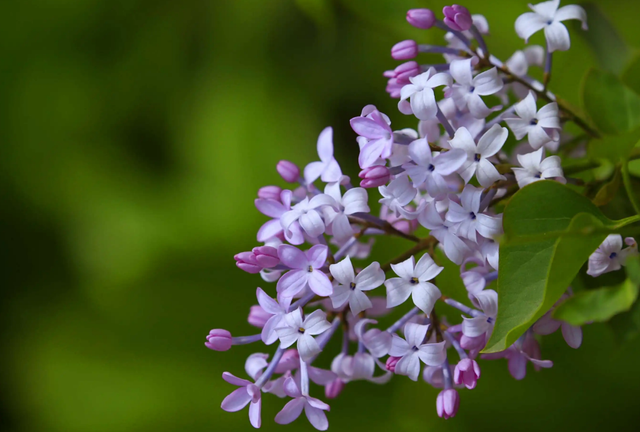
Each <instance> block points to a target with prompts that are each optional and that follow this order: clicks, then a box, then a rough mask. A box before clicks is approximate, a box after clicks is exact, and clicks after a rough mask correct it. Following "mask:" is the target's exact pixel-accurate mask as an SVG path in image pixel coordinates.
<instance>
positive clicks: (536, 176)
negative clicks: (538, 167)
mask: <svg viewBox="0 0 640 432" xmlns="http://www.w3.org/2000/svg"><path fill="white" fill-rule="evenodd" d="M534 177H535V178H537V179H539V178H542V173H537V174H536V175H534Z"/></svg>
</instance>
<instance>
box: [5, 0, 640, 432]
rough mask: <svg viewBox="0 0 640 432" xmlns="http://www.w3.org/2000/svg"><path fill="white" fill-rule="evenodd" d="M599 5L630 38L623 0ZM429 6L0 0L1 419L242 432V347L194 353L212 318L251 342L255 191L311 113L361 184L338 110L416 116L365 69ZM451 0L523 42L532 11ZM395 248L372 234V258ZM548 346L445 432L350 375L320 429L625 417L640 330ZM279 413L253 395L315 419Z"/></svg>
mask: <svg viewBox="0 0 640 432" xmlns="http://www.w3.org/2000/svg"><path fill="white" fill-rule="evenodd" d="M594 3H597V5H599V7H600V9H601V10H602V11H603V13H604V14H605V16H607V17H608V18H609V19H610V22H611V23H612V24H613V25H614V26H615V28H616V29H617V32H618V34H619V36H620V37H621V38H622V39H623V40H624V41H626V43H628V44H629V46H631V47H632V49H633V47H640V32H639V31H638V22H637V19H638V18H637V17H638V13H639V12H640V4H639V3H638V2H637V1H636V0H618V1H615V2H614V1H611V0H606V1H597V2H594ZM446 4H447V3H443V2H441V1H411V0H297V1H294V0H208V1H207V0H182V1H168V0H167V1H165V0H108V1H107V0H4V1H2V2H0V29H1V30H0V33H1V34H2V37H0V149H1V150H0V196H1V201H0V239H1V242H2V248H0V250H1V251H2V252H1V253H2V257H1V259H0V263H1V265H2V276H3V278H2V279H3V282H2V288H1V289H2V295H3V298H2V302H1V305H0V307H1V311H0V334H1V335H2V348H3V349H2V352H3V354H2V356H0V362H1V367H0V401H1V412H0V422H1V424H2V430H6V431H15V432H19V431H25V432H26V431H34V432H39V431H60V432H102V431H105V432H113V431H135V432H138V431H139V432H143V431H154V432H163V431H178V430H184V431H193V432H196V431H236V430H238V431H240V430H250V429H251V427H250V425H249V422H248V419H247V414H246V411H243V412H241V413H236V414H228V413H225V412H223V411H222V410H221V409H220V408H219V406H220V402H221V400H222V399H223V397H224V396H225V395H226V394H227V393H229V392H230V391H231V390H232V386H230V385H228V384H226V383H225V382H224V381H222V379H221V378H220V375H221V373H222V372H223V371H232V372H233V373H237V374H238V375H242V374H243V363H244V358H246V356H247V355H248V354H249V353H250V352H252V348H251V347H239V348H234V349H233V350H232V351H230V352H226V353H214V352H212V351H209V350H207V349H206V348H205V347H204V345H203V342H204V336H205V334H207V332H208V330H209V329H211V328H215V327H225V328H230V329H232V330H233V331H234V332H235V333H237V334H250V333H252V332H253V331H252V330H251V328H250V327H249V325H248V324H247V323H246V322H244V320H245V316H246V314H247V311H248V307H249V306H250V305H251V304H253V303H254V301H255V298H254V295H255V288H256V286H257V285H259V284H260V283H261V281H260V280H259V278H258V277H257V276H252V275H248V274H246V273H243V272H241V271H239V270H238V269H236V267H235V266H234V261H233V258H232V256H233V254H234V253H237V252H239V251H243V250H248V249H250V248H251V247H253V246H254V245H255V232H256V230H257V228H258V227H259V226H260V224H261V223H262V222H263V221H264V217H263V216H262V215H260V214H259V213H258V212H257V211H256V210H255V208H254V206H253V199H254V197H255V194H256V191H257V189H258V188H259V187H260V186H263V185H266V184H279V185H283V184H282V181H281V180H280V179H279V178H278V176H277V174H276V172H275V164H276V162H277V161H278V160H279V159H281V158H286V159H290V160H293V161H295V162H297V163H300V164H305V163H307V162H309V161H312V160H315V159H316V155H315V142H316V138H317V135H318V133H319V132H320V131H321V130H322V128H324V127H325V126H327V125H332V126H333V127H334V128H335V131H336V136H335V143H336V147H337V150H336V152H337V157H338V159H339V161H340V162H341V163H342V165H343V167H344V170H345V171H346V172H347V173H349V174H351V175H352V176H355V174H356V173H357V171H356V169H357V166H356V165H357V164H356V150H357V146H356V143H355V140H354V138H355V136H354V134H353V132H351V131H350V129H349V124H348V120H349V119H350V118H351V117H354V116H356V115H358V114H359V112H360V110H361V108H362V107H363V106H364V105H365V104H369V103H373V104H376V105H377V106H378V107H379V108H380V109H381V110H382V111H384V112H387V113H389V114H391V116H392V119H393V121H394V126H396V127H397V128H399V127H405V126H415V124H413V121H412V120H411V119H410V118H409V117H404V116H402V115H401V114H399V113H398V112H397V110H396V107H395V101H392V100H390V99H389V98H388V97H387V95H386V93H385V92H384V85H385V80H384V78H382V75H381V74H382V71H384V70H385V69H390V68H392V67H394V66H395V64H396V63H397V62H394V61H393V60H391V59H390V57H389V49H390V48H391V46H392V45H393V44H394V43H395V42H397V41H399V40H402V39H406V38H417V39H418V40H419V41H420V42H423V43H440V41H441V37H442V33H441V32H439V31H437V30H433V31H431V32H420V31H418V30H415V29H413V28H411V27H410V26H409V25H408V24H406V22H405V21H404V14H405V11H406V10H407V9H409V8H412V7H431V8H433V9H434V10H441V8H442V7H443V6H444V5H446ZM465 5H467V6H468V7H469V9H470V10H471V11H472V12H473V13H483V14H484V15H485V16H486V17H487V19H488V20H489V23H490V26H491V36H490V37H489V44H490V47H491V49H492V52H493V53H495V54H496V55H498V56H499V57H501V58H503V59H506V58H508V57H509V56H510V54H511V53H512V52H513V51H514V50H515V49H519V48H522V47H523V46H524V44H523V42H522V40H520V39H518V38H517V37H516V35H515V31H514V29H513V23H514V21H515V19H516V17H517V16H518V15H519V14H521V13H523V12H525V11H526V10H527V7H526V1H525V0H522V1H514V0H500V1H499V0H492V1H490V2H488V1H478V0H469V1H467V2H466V3H465ZM569 28H570V30H571V31H572V43H573V47H572V49H571V51H569V52H566V53H558V54H557V55H556V56H555V61H554V76H553V79H552V84H551V88H552V90H554V91H555V92H557V93H559V94H561V95H562V96H563V97H564V98H565V99H567V100H568V101H569V102H571V103H573V104H576V105H578V104H579V86H580V79H581V77H582V75H583V74H584V73H585V72H586V70H587V69H588V68H589V67H590V66H592V65H595V64H596V63H597V59H596V57H595V55H594V54H593V52H592V51H591V50H590V49H589V47H588V46H587V42H586V39H584V35H582V34H580V33H581V32H580V31H579V30H578V27H577V26H573V25H572V26H570V27H569ZM540 40H541V39H539V38H538V39H535V40H534V42H536V41H537V42H540ZM619 48H620V47H619V46H618V47H616V46H607V45H606V44H605V46H604V51H605V52H619ZM616 50H618V51H616ZM623 51H624V50H623ZM624 54H625V55H627V54H629V53H628V52H625V53H624ZM611 61H612V62H616V61H621V60H620V59H619V58H617V57H615V56H614V57H613V60H611ZM372 195H373V196H375V193H373V192H372ZM407 246H408V245H407V244H406V243H404V241H403V240H397V241H393V242H388V243H386V244H385V248H384V251H378V252H376V254H375V255H374V256H375V257H377V258H379V259H383V258H384V257H386V256H388V255H390V254H392V253H393V252H394V251H401V250H402V249H403V248H406V247H407ZM269 288H271V289H273V287H269ZM441 288H442V289H443V291H445V292H446V291H447V287H446V286H445V287H441ZM271 349H273V347H271ZM542 349H543V355H544V358H550V359H553V360H554V362H555V366H554V367H553V369H551V370H544V371H542V372H539V373H535V372H533V370H531V369H530V370H529V373H528V376H527V377H526V379H525V380H524V381H522V382H517V381H515V380H514V379H513V378H511V376H510V375H509V374H508V372H507V368H506V362H505V361H504V360H500V361H493V362H485V363H484V364H483V369H482V374H483V375H482V379H481V380H480V383H479V386H478V388H477V389H475V390H473V391H464V392H463V393H462V402H461V409H460V412H459V414H458V416H457V417H456V418H455V419H453V420H448V421H444V420H442V419H439V418H438V417H437V416H436V412H435V397H436V395H437V391H436V390H434V389H432V388H430V387H429V386H428V385H427V384H425V383H420V382H419V383H413V382H411V381H409V380H408V379H404V378H403V379H394V380H392V382H391V383H390V384H388V385H386V386H384V387H378V386H376V385H374V384H369V383H355V384H350V385H349V386H348V387H347V389H346V390H345V391H344V392H343V394H342V395H341V397H340V398H339V399H338V400H335V401H333V402H332V403H331V405H332V410H331V413H330V414H329V420H330V428H331V429H330V430H334V431H360V430H397V431H419V430H431V431H464V430H488V429H489V428H492V429H493V430H518V431H538V430H548V431H555V430H558V431H560V430H637V427H638V426H637V425H638V420H640V411H639V409H638V408H639V404H638V390H639V389H640V374H639V373H638V367H637V364H638V358H639V356H640V343H639V342H638V341H637V340H634V341H630V342H627V343H625V344H619V343H616V342H615V341H614V338H613V336H612V332H611V330H610V329H609V327H608V326H607V325H604V324H598V325H591V326H588V327H587V328H586V329H585V339H584V344H583V346H582V348H580V349H579V350H577V351H574V350H572V349H571V348H569V347H567V346H566V345H565V344H564V342H563V340H562V338H561V336H560V335H559V334H556V335H553V336H550V337H546V338H545V339H544V340H543V346H542ZM315 391H316V392H317V393H318V394H321V393H320V392H321V391H322V389H318V388H316V389H315ZM282 404H283V402H282V401H281V400H279V399H277V398H274V397H271V398H266V399H265V404H264V408H263V428H264V429H265V430H311V427H310V426H309V425H308V423H307V422H306V420H302V419H301V420H299V421H298V422H296V423H294V424H293V425H289V426H278V425H275V424H274V423H273V417H274V416H275V414H276V412H277V411H278V410H279V409H280V408H281V406H282Z"/></svg>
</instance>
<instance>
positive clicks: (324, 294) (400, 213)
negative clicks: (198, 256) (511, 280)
mask: <svg viewBox="0 0 640 432" xmlns="http://www.w3.org/2000/svg"><path fill="white" fill-rule="evenodd" d="M531 9H532V10H533V12H528V13H525V14H524V15H522V16H520V17H519V18H518V19H517V21H516V24H515V26H516V33H517V34H518V35H519V36H520V37H521V38H523V39H525V40H527V39H528V38H529V37H530V36H531V35H532V34H533V33H535V32H536V31H539V30H542V29H544V34H545V36H546V40H547V46H546V49H545V48H543V47H528V48H526V49H525V50H522V51H517V52H516V53H514V55H513V56H512V57H511V58H510V59H508V60H507V61H506V62H502V61H500V60H499V59H498V58H496V57H494V56H493V55H491V54H490V53H489V49H488V47H487V44H486V42H485V40H484V36H485V35H486V34H488V32H489V25H488V23H487V21H486V19H485V18H484V17H483V16H481V15H471V14H470V13H469V11H468V10H467V9H466V8H464V7H463V6H459V5H453V6H447V7H445V8H444V10H443V14H444V19H443V20H439V19H438V18H436V16H435V14H434V13H433V12H432V11H430V10H427V9H414V10H410V11H409V12H408V13H407V21H408V22H409V23H410V24H411V25H413V26H415V27H417V28H420V29H431V28H433V27H435V28H438V29H440V30H443V31H444V39H445V42H446V45H443V46H433V45H421V44H418V43H417V42H415V41H403V42H400V43H398V44H397V45H395V46H394V47H393V48H392V50H391V54H392V57H393V58H394V59H396V60H410V61H408V62H406V63H403V64H401V65H399V66H398V67H396V68H395V69H394V70H391V71H387V72H385V74H384V75H385V76H386V77H387V78H388V79H389V81H388V85H387V92H388V93H389V94H390V95H391V97H394V98H399V103H398V109H399V111H400V112H401V113H403V114H405V115H413V116H415V118H416V119H417V121H418V123H417V128H416V129H415V130H414V129H402V130H395V131H394V130H393V129H392V127H391V120H390V118H389V116H387V115H386V114H383V113H382V112H380V111H379V110H378V109H377V108H376V107H375V106H372V105H368V106H366V107H364V109H363V110H362V112H361V114H360V115H359V116H357V117H355V118H353V119H351V127H352V128H353V130H354V131H355V133H356V134H357V135H358V136H357V139H356V141H357V143H358V145H359V148H360V154H359V158H358V164H359V166H360V168H361V172H360V174H359V177H360V178H361V182H360V187H354V186H353V185H352V184H351V180H350V179H349V177H347V176H345V175H343V174H342V170H341V167H340V164H339V163H338V162H337V161H336V159H335V157H334V152H333V137H332V129H331V128H326V129H325V130H323V131H322V133H321V134H320V136H319V138H318V142H317V151H318V157H319V161H316V162H312V163H310V164H308V165H307V166H306V167H305V168H304V170H303V171H301V170H300V169H299V168H298V167H297V166H296V165H295V164H293V163H291V162H288V161H281V162H280V163H278V165H277V171H278V173H279V174H280V175H281V177H282V178H283V179H284V180H285V181H286V182H288V183H290V184H291V187H290V188H289V189H285V190H283V189H281V188H280V187H278V186H265V187H263V188H261V189H260V190H259V191H258V199H256V201H255V205H256V208H257V209H258V211H260V212H261V213H262V214H264V215H265V216H267V217H268V218H269V220H268V221H267V222H265V223H264V225H262V227H260V229H259V230H258V233H257V240H258V242H260V243H261V245H260V246H257V247H255V248H254V249H253V250H252V251H250V252H242V253H239V254H237V255H236V256H235V260H236V264H237V266H238V267H239V268H240V269H242V270H244V271H246V272H248V273H259V274H260V276H261V277H262V279H263V280H264V282H265V283H268V284H273V283H275V289H273V288H272V289H269V290H267V291H269V292H270V293H271V294H269V293H267V292H265V290H263V289H262V288H258V289H257V292H256V296H257V303H258V304H257V305H255V306H252V307H251V309H250V312H249V317H248V322H249V323H250V324H251V325H253V326H255V327H257V328H259V329H261V331H260V332H259V333H257V334H255V335H251V336H243V337H234V336H232V335H231V333H230V332H229V331H227V330H222V329H215V330H212V331H211V332H210V334H209V335H208V336H207V342H206V343H205V345H206V346H207V347H208V348H210V349H212V350H216V351H226V350H228V349H230V348H231V346H233V345H243V344H248V343H257V342H262V343H264V344H265V345H271V344H274V343H276V342H278V348H277V349H276V351H275V353H274V354H273V355H272V356H271V358H269V357H270V356H269V355H268V354H263V353H256V354H252V355H251V356H249V358H248V359H247V361H246V363H245V371H246V374H247V375H248V377H249V378H250V380H247V379H241V378H237V377H235V376H234V375H231V374H230V373H227V372H225V373H224V374H223V379H224V380H225V381H227V382H228V383H230V384H232V385H234V386H237V387H238V388H237V389H236V390H234V391H233V392H232V393H231V394H230V395H229V396H227V397H226V398H225V399H224V401H223V402H222V408H223V409H224V410H226V411H231V412H233V411H239V410H241V409H243V408H244V407H246V406H247V405H249V418H250V421H251V424H252V425H253V426H254V427H256V428H257V427H260V424H261V398H262V396H263V394H272V395H275V396H276V397H279V398H284V399H286V400H287V403H286V404H285V405H284V407H283V408H282V410H281V411H280V412H279V413H278V414H277V415H276V417H275V421H276V422H277V423H280V424H287V423H290V422H292V421H294V420H295V419H296V418H298V417H299V416H300V415H301V413H302V411H304V412H305V415H306V417H307V418H308V420H309V422H310V423H311V424H312V425H313V426H314V427H315V428H317V429H319V430H325V429H327V427H328V420H327V417H326V414H325V412H326V411H329V405H327V404H326V403H325V402H322V401H320V400H319V399H316V398H314V397H312V396H311V395H310V381H312V382H314V383H315V384H317V385H320V386H324V389H325V397H326V398H327V399H332V398H335V397H337V396H338V395H339V394H340V392H341V391H342V390H343V388H344V387H345V386H346V385H347V384H348V383H350V382H352V381H356V380H367V381H371V382H373V383H376V384H384V383H386V382H387V381H389V380H390V379H391V378H392V376H393V375H405V376H408V377H409V378H410V379H411V380H413V381H417V380H418V378H419V377H420V376H421V375H422V379H423V380H424V381H425V382H427V383H428V384H430V385H432V386H433V387H435V388H440V389H442V391H441V392H440V394H439V395H438V397H437V400H436V409H437V413H438V415H439V416H440V417H443V418H450V417H454V416H455V415H456V413H457V411H458V408H459V405H460V396H459V393H458V390H460V389H462V388H465V387H466V388H467V389H473V388H475V387H476V385H477V382H478V379H479V378H480V366H479V364H478V362H477V360H478V359H485V360H488V359H494V358H506V359H508V368H509V371H510V373H511V374H512V375H513V377H514V378H516V379H522V378H524V376H525V374H526V367H527V363H528V362H531V363H533V366H534V368H535V369H539V368H548V367H551V366H552V362H551V361H549V360H542V359H541V353H540V345H539V344H538V341H537V339H536V337H535V335H536V334H538V335H546V334H549V333H552V332H554V331H556V330H558V329H559V328H562V334H563V335H564V338H565V339H566V341H567V343H568V344H569V345H570V346H571V347H573V348H577V347H579V346H580V344H581V341H582V331H581V329H580V327H574V326H571V325H569V324H567V323H563V322H560V321H557V320H554V319H553V318H552V316H551V311H549V313H547V314H546V315H545V316H544V317H543V318H541V319H540V320H539V321H538V322H537V323H536V324H535V325H534V326H532V327H531V328H530V329H529V330H528V331H527V332H526V333H525V334H524V335H523V336H522V337H521V338H520V339H519V340H518V341H517V342H516V343H514V344H513V345H512V346H511V347H509V348H508V349H507V350H505V351H503V352H500V353H497V354H482V355H481V354H480V351H481V350H482V349H483V348H484V347H485V345H486V343H487V341H488V338H489V337H490V335H491V332H492V330H493V326H494V324H495V320H496V317H497V314H498V294H497V293H496V291H494V290H493V289H490V288H488V285H489V284H490V283H491V282H492V281H494V280H496V279H497V274H498V270H499V244H498V242H497V241H496V238H497V237H498V236H500V235H501V234H502V215H501V214H500V213H498V212H497V211H496V208H498V207H497V206H496V205H497V204H499V203H500V202H501V201H503V200H505V199H506V198H508V197H509V196H510V195H512V194H513V193H514V192H515V191H517V189H518V188H519V187H524V186H526V185H527V184H529V183H532V182H535V181H538V180H543V179H551V180H555V181H559V182H565V181H566V180H565V178H564V174H563V170H562V166H561V160H560V157H559V156H547V153H548V152H556V151H557V150H558V148H559V147H560V146H561V145H562V142H561V132H562V127H563V123H562V122H561V119H560V112H561V110H562V108H561V107H559V106H558V103H557V102H556V101H555V100H556V98H555V96H554V95H553V94H552V93H551V92H549V91H548V90H547V83H548V80H549V76H550V73H551V56H552V53H553V52H554V51H561V50H566V49H568V48H569V47H570V39H569V34H568V32H567V30H566V28H565V27H564V25H563V24H562V21H564V20H567V19H578V20H580V21H582V23H583V27H585V28H586V16H585V12H584V10H583V9H582V8H581V7H579V6H565V7H562V8H559V1H547V2H544V3H540V4H538V5H535V6H531ZM420 53H436V54H440V55H442V57H443V62H442V63H439V64H419V63H417V62H416V61H414V60H411V59H413V58H415V57H417V56H418V55H419V54H420ZM532 67H542V68H544V73H545V75H544V76H545V79H544V82H539V81H537V80H535V79H533V78H532V77H530V76H529V75H528V70H529V68H532ZM442 90H443V91H442ZM538 99H543V100H546V101H547V103H546V104H543V105H542V106H541V107H540V108H539V105H540V104H539V101H538ZM504 106H506V108H505V107H504ZM503 123H504V124H506V126H507V127H508V129H507V127H504V126H502V124H503ZM509 129H510V130H511V133H512V134H513V136H514V137H515V139H516V140H523V141H522V142H521V143H520V144H519V145H518V147H517V148H516V150H515V151H514V152H513V154H512V155H511V156H507V154H506V153H505V152H504V151H503V146H504V145H505V142H506V141H507V138H508V136H509ZM525 138H526V140H525ZM510 157H511V159H510ZM319 180H320V181H321V182H323V183H324V187H323V188H322V189H321V188H319V186H318V185H317V183H318V181H319ZM373 188H378V191H379V193H380V195H381V198H380V199H379V203H380V204H381V212H380V214H379V215H378V216H376V215H374V214H372V212H371V209H370V207H369V205H368V198H369V196H368V189H373ZM419 227H424V228H425V229H426V230H428V233H429V235H428V236H426V237H422V238H419V237H417V236H415V235H414V234H413V233H414V232H415V231H416V230H417V229H418V228H419ZM380 235H390V236H398V237H401V238H404V239H406V240H410V241H413V242H415V243H416V245H415V246H414V247H413V248H412V249H411V250H409V251H408V252H407V253H406V254H403V255H402V256H400V257H398V258H397V259H394V260H392V261H391V262H389V263H387V264H383V265H381V264H379V263H378V262H375V261H374V262H370V263H368V265H366V266H365V267H364V268H361V267H360V266H359V265H355V266H354V263H353V262H352V259H353V260H366V259H367V258H368V257H369V255H370V253H371V249H372V245H373V241H374V239H375V237H376V236H380ZM625 242H626V244H627V246H628V247H627V248H625V249H623V248H622V247H623V243H622V238H621V237H620V236H616V235H612V236H609V237H608V238H607V240H606V241H605V242H604V243H603V244H602V246H601V247H600V248H599V249H598V250H597V251H596V252H595V253H594V254H593V255H592V257H591V259H590V260H589V274H590V275H592V276H598V275H600V274H602V273H604V272H607V271H613V270H617V269H619V268H620V265H622V264H623V263H624V258H625V257H626V256H627V255H628V254H630V253H637V245H636V243H635V241H634V240H633V239H630V238H628V239H626V240H625ZM305 244H308V245H310V246H309V247H307V246H304V245H305ZM436 248H439V249H440V250H441V251H442V253H443V254H444V256H446V258H447V259H449V260H450V261H451V262H453V263H455V264H456V265H458V266H459V267H460V277H461V279H462V281H463V282H464V285H465V287H466V288H467V291H468V298H469V302H470V304H472V305H473V307H469V306H467V305H465V304H463V303H461V302H459V301H457V300H454V299H452V298H449V297H448V296H446V292H445V294H444V295H443V293H442V292H441V289H440V288H446V287H440V288H439V287H438V286H436V284H435V283H434V282H435V281H436V280H437V277H438V275H439V274H440V273H441V271H442V270H443V267H442V266H440V265H438V263H437V262H436V259H437V255H436V254H435V251H436ZM423 252H424V253H423ZM420 253H423V254H422V255H421V256H419V254H420ZM390 272H393V273H394V275H391V277H388V276H387V274H388V273H390ZM383 287H384V288H383ZM383 293H385V294H386V296H385V295H383ZM567 295H570V290H569V291H568V293H567ZM439 301H440V302H442V303H443V304H446V305H448V307H452V308H455V309H458V310H459V311H461V312H462V313H463V314H464V315H463V317H462V322H461V323H458V324H450V323H448V322H446V320H444V319H440V318H439V317H438V315H437V314H436V312H435V310H434V306H435V304H436V303H437V302H439ZM407 304H408V306H406V305H407ZM397 309H398V310H401V309H404V310H403V315H402V316H400V317H399V318H398V319H397V320H395V322H393V324H391V325H390V326H388V327H387V328H378V327H375V325H376V324H377V321H376V319H375V318H378V317H381V316H384V315H388V314H393V313H396V310H397ZM338 329H340V331H341V332H342V347H341V349H340V351H339V352H338V353H337V354H335V353H334V357H333V360H332V362H331V368H330V370H324V369H321V368H317V367H315V366H313V364H314V362H315V360H316V358H317V357H318V356H319V355H320V354H321V353H323V350H324V348H325V346H326V345H327V343H328V342H329V340H330V339H331V338H332V337H334V335H335V333H336V331H337V330H338ZM400 331H401V334H402V335H400V334H399V333H398V332H400ZM352 346H353V348H352ZM452 353H453V354H452ZM385 357H386V359H385ZM452 357H454V358H457V362H455V361H454V360H453V358H452ZM423 364H424V367H423Z"/></svg>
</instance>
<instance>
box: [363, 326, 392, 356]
mask: <svg viewBox="0 0 640 432" xmlns="http://www.w3.org/2000/svg"><path fill="white" fill-rule="evenodd" d="M377 323H378V322H377V321H375V320H372V319H367V318H365V319H361V320H360V321H358V323H357V324H356V325H355V333H356V336H357V338H358V340H359V341H360V342H362V344H363V345H364V346H365V348H366V349H367V350H368V351H369V352H370V353H371V355H372V356H374V357H376V358H380V357H382V356H385V355H387V354H389V350H390V349H391V339H392V337H391V333H389V332H388V331H383V330H380V329H378V328H375V327H374V328H371V329H369V330H366V331H365V328H366V326H367V325H369V324H377Z"/></svg>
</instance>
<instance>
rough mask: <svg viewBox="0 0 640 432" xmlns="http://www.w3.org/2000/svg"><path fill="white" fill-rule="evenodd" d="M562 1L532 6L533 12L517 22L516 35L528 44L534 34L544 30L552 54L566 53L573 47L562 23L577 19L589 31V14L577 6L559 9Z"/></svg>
mask: <svg viewBox="0 0 640 432" xmlns="http://www.w3.org/2000/svg"><path fill="white" fill-rule="evenodd" d="M558 6H560V0H552V1H546V2H542V3H538V4H537V5H532V4H530V5H529V7H530V8H531V10H533V12H526V13H524V14H522V15H520V16H519V17H518V19H517V20H516V33H518V36H520V37H521V38H522V39H524V40H525V42H527V41H528V40H529V37H531V35H532V34H534V33H536V32H538V31H539V30H542V29H544V36H545V38H546V39H547V45H548V48H549V51H550V52H553V51H566V50H568V49H569V48H570V47H571V38H570V37H569V32H568V31H567V28H566V27H565V26H564V24H562V21H565V20H569V19H577V20H580V21H582V29H583V30H586V29H587V13H586V12H585V10H584V9H583V8H582V7H580V6H577V5H569V6H564V7H561V8H560V9H558Z"/></svg>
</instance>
